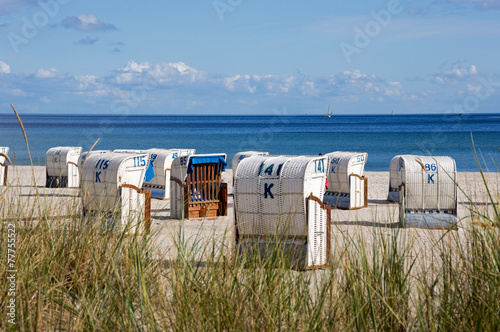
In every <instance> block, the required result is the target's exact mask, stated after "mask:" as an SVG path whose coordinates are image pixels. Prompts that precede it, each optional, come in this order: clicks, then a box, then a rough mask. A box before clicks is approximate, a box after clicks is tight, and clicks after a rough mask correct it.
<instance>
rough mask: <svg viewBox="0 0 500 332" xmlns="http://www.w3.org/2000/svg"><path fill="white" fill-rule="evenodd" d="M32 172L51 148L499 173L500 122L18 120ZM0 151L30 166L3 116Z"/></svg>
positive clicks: (447, 118) (405, 118)
mask: <svg viewBox="0 0 500 332" xmlns="http://www.w3.org/2000/svg"><path fill="white" fill-rule="evenodd" d="M21 120H22V122H23V124H24V128H25V131H26V135H27V139H28V144H29V149H30V152H31V155H32V160H33V164H34V165H44V164H45V153H46V151H47V150H48V149H49V148H51V147H55V146H82V147H83V150H84V151H86V150H88V149H89V148H90V147H91V146H92V144H94V142H95V141H96V140H97V139H99V141H98V143H97V144H96V146H95V148H94V149H99V150H108V149H109V150H114V149H149V148H193V149H196V153H226V154H227V160H228V167H230V165H231V160H232V157H233V156H234V154H236V153H237V152H240V151H249V150H254V151H267V152H269V153H270V154H274V155H278V154H285V155H318V154H319V153H322V154H325V153H328V152H333V151H357V152H367V153H368V160H367V162H366V166H365V170H366V171H388V170H389V163H390V161H391V159H392V158H393V157H394V156H395V155H399V154H415V155H433V156H450V157H452V158H454V159H455V161H456V164H457V170H458V171H478V164H477V162H478V161H479V163H480V165H481V167H482V168H483V169H488V170H489V171H498V167H499V166H500V152H499V148H500V114H491V113H489V114H463V115H459V114H432V115H429V114H420V115H334V116H332V117H326V116H311V115H308V116H303V115H302V116H292V115H283V114H278V113H276V114H269V115H266V116H252V115H249V116H218V115H198V116H193V115H189V116H188V115H127V116H120V115H55V114H52V115H50V114H44V115H38V114H22V115H21ZM0 133H1V136H0V147H1V146H8V147H10V152H9V156H10V157H11V159H12V161H13V164H16V165H29V164H30V161H29V157H28V150H27V147H26V143H25V139H24V136H23V132H22V130H21V127H20V125H19V122H18V120H17V118H16V117H15V115H14V114H0Z"/></svg>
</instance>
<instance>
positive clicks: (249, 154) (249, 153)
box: [231, 151, 269, 175]
mask: <svg viewBox="0 0 500 332" xmlns="http://www.w3.org/2000/svg"><path fill="white" fill-rule="evenodd" d="M268 155H269V152H262V151H243V152H238V153H237V154H235V155H234V157H233V160H232V162H231V169H232V170H233V175H234V173H235V172H236V168H237V167H238V164H239V163H240V161H242V160H243V159H245V158H248V157H253V156H268Z"/></svg>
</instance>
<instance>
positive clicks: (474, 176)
mask: <svg viewBox="0 0 500 332" xmlns="http://www.w3.org/2000/svg"><path fill="white" fill-rule="evenodd" d="M33 172H34V175H35V181H36V188H35V186H34V183H35V182H33ZM365 176H367V177H368V184H369V187H368V188H369V189H368V207H367V208H364V209H359V210H350V211H348V210H339V209H332V220H333V227H332V237H333V243H334V244H336V245H337V247H338V246H339V245H341V243H342V241H344V239H345V235H346V234H354V233H353V232H356V234H358V235H361V236H362V237H364V238H366V239H367V241H369V239H370V236H371V234H372V233H373V232H374V230H375V229H377V230H381V231H384V230H389V229H391V226H393V225H394V223H396V222H397V216H398V211H399V207H398V204H397V203H391V202H388V201H387V200H386V197H387V190H388V183H389V172H366V173H365ZM486 180H487V182H488V186H489V188H490V189H495V190H494V191H495V192H498V183H499V182H498V180H499V178H498V173H486ZM8 181H9V183H10V186H8V187H2V190H5V191H6V195H5V199H4V200H3V202H2V203H1V207H0V215H1V217H2V219H4V220H5V219H10V220H15V219H16V217H17V216H19V215H23V216H30V215H33V216H34V217H35V218H36V217H37V215H38V214H39V211H40V209H39V208H38V205H41V206H43V207H44V209H43V210H44V211H52V213H53V215H50V216H49V218H51V219H53V220H55V221H56V220H64V219H65V218H67V217H68V214H70V213H73V214H74V213H75V211H80V210H81V199H80V197H79V196H78V194H79V191H78V189H69V188H64V189H52V188H45V187H44V185H45V168H44V167H42V166H36V167H34V169H33V170H32V169H31V167H29V166H16V167H10V168H9V174H8ZM223 181H224V182H227V183H228V186H229V192H231V191H232V171H231V169H228V170H226V172H224V174H223ZM458 183H459V186H460V188H461V189H462V190H463V191H462V190H459V192H458V217H459V219H460V223H459V230H458V232H460V231H461V229H462V228H464V227H468V225H470V224H469V223H470V221H472V219H471V216H470V213H469V212H468V209H467V206H468V204H469V199H470V200H471V201H472V202H474V204H476V205H477V206H484V208H485V209H487V208H488V207H489V209H491V205H489V204H488V201H489V199H488V194H487V191H486V188H485V185H484V183H483V180H482V178H481V175H480V173H469V172H468V173H458ZM466 194H467V196H468V197H469V198H467V196H466ZM38 196H39V197H40V200H39V201H38V198H37V197H38ZM228 206H229V209H228V215H227V216H226V217H219V218H216V219H204V220H202V219H198V220H186V221H185V238H186V239H187V240H188V241H195V240H201V241H202V242H205V241H206V242H207V243H208V242H212V241H213V240H214V239H215V240H216V242H219V241H220V242H221V243H222V242H225V243H226V245H229V246H230V245H231V243H232V241H233V238H234V227H233V224H234V221H233V220H234V217H233V212H234V209H233V198H232V195H230V196H229V202H228ZM151 211H152V234H153V236H154V238H155V241H156V242H157V244H158V250H159V252H161V255H162V256H163V255H165V256H164V257H172V258H173V257H175V255H176V250H175V248H174V245H173V244H174V238H175V237H176V236H177V234H178V232H179V230H180V226H181V223H180V221H179V220H175V219H171V218H170V206H169V202H168V201H162V200H157V199H153V200H152V206H151ZM402 232H404V233H405V234H408V235H409V236H412V237H414V238H415V239H421V240H422V241H417V242H421V245H424V246H425V244H426V243H427V242H429V241H427V240H428V239H430V238H439V236H441V235H442V233H443V232H444V231H440V230H426V229H403V230H402ZM365 235H366V236H365ZM430 242H433V241H430Z"/></svg>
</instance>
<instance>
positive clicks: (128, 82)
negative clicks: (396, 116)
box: [0, 61, 473, 112]
mask: <svg viewBox="0 0 500 332" xmlns="http://www.w3.org/2000/svg"><path fill="white" fill-rule="evenodd" d="M468 71H469V72H473V71H471V70H468ZM11 75H15V77H16V86H15V88H14V87H11V86H9V81H8V80H7V79H5V78H4V79H2V77H1V76H0V87H1V86H4V87H6V88H4V90H3V91H4V92H5V95H6V96H7V95H8V94H9V95H11V96H12V95H14V94H15V95H16V96H17V97H22V96H24V97H28V98H27V100H32V102H33V104H34V105H38V106H41V107H42V108H43V105H45V104H48V103H50V104H51V105H52V107H55V108H57V107H58V105H59V104H61V105H66V104H71V103H73V104H76V105H81V104H82V103H94V104H96V105H100V106H99V107H100V108H101V109H102V108H103V107H104V108H106V107H107V109H105V111H107V112H112V110H111V108H112V107H113V106H112V105H119V106H116V107H128V108H130V110H131V111H132V112H133V111H135V112H138V110H140V109H152V107H155V108H156V109H171V110H178V111H180V110H183V109H184V110H189V109H194V108H196V107H201V106H200V105H205V106H207V107H208V109H210V108H211V107H215V108H218V107H220V109H221V110H222V109H224V108H226V109H227V108H231V107H232V108H234V107H235V106H241V107H242V109H240V112H245V110H246V112H253V111H252V109H256V108H259V110H261V111H262V109H263V108H262V107H265V106H263V105H271V104H272V105H275V104H276V103H285V104H288V103H292V104H293V105H296V106H297V107H298V108H300V107H301V106H298V105H312V104H315V103H326V102H330V101H333V100H339V101H344V102H345V103H348V104H349V105H350V107H351V106H352V105H353V104H361V103H368V102H369V101H370V100H373V101H377V102H381V101H383V102H386V101H391V100H403V98H404V97H405V95H406V92H404V91H403V86H402V84H401V83H400V82H395V81H387V80H384V79H382V78H380V77H377V76H375V75H372V74H367V73H363V72H362V71H360V70H351V71H344V72H341V73H338V74H334V75H327V76H307V75H247V74H236V75H226V74H221V73H209V72H206V71H203V70H199V69H196V68H193V67H191V66H189V65H187V64H185V63H183V62H176V63H149V62H142V63H141V62H135V61H129V62H127V63H126V64H125V65H124V66H121V67H119V68H117V69H116V70H114V71H113V72H111V73H110V74H108V75H105V76H96V75H68V74H63V73H61V72H60V71H58V70H57V69H55V68H51V67H49V68H39V69H38V70H36V71H35V72H34V73H32V74H11ZM40 80H45V81H44V82H43V84H40ZM7 89H11V91H7ZM55 91H57V92H55ZM0 95H1V89H0ZM231 105H232V106H231ZM209 106H210V107H209ZM62 107H63V108H64V107H65V106H62ZM207 107H205V108H207ZM245 107H246V108H245ZM304 107H308V106H304Z"/></svg>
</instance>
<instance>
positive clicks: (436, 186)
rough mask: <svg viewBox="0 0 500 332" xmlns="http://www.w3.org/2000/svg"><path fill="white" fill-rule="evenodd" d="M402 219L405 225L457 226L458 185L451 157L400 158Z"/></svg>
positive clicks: (400, 212) (453, 161) (440, 227)
mask: <svg viewBox="0 0 500 332" xmlns="http://www.w3.org/2000/svg"><path fill="white" fill-rule="evenodd" d="M399 164H400V166H401V169H400V172H401V183H400V185H399V186H398V187H399V188H400V190H399V221H400V224H401V225H402V226H403V227H421V228H439V229H443V228H455V227H456V225H457V222H458V219H457V185H456V176H457V171H456V165H455V160H453V159H452V158H450V157H424V156H411V155H405V156H400V157H399Z"/></svg>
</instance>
